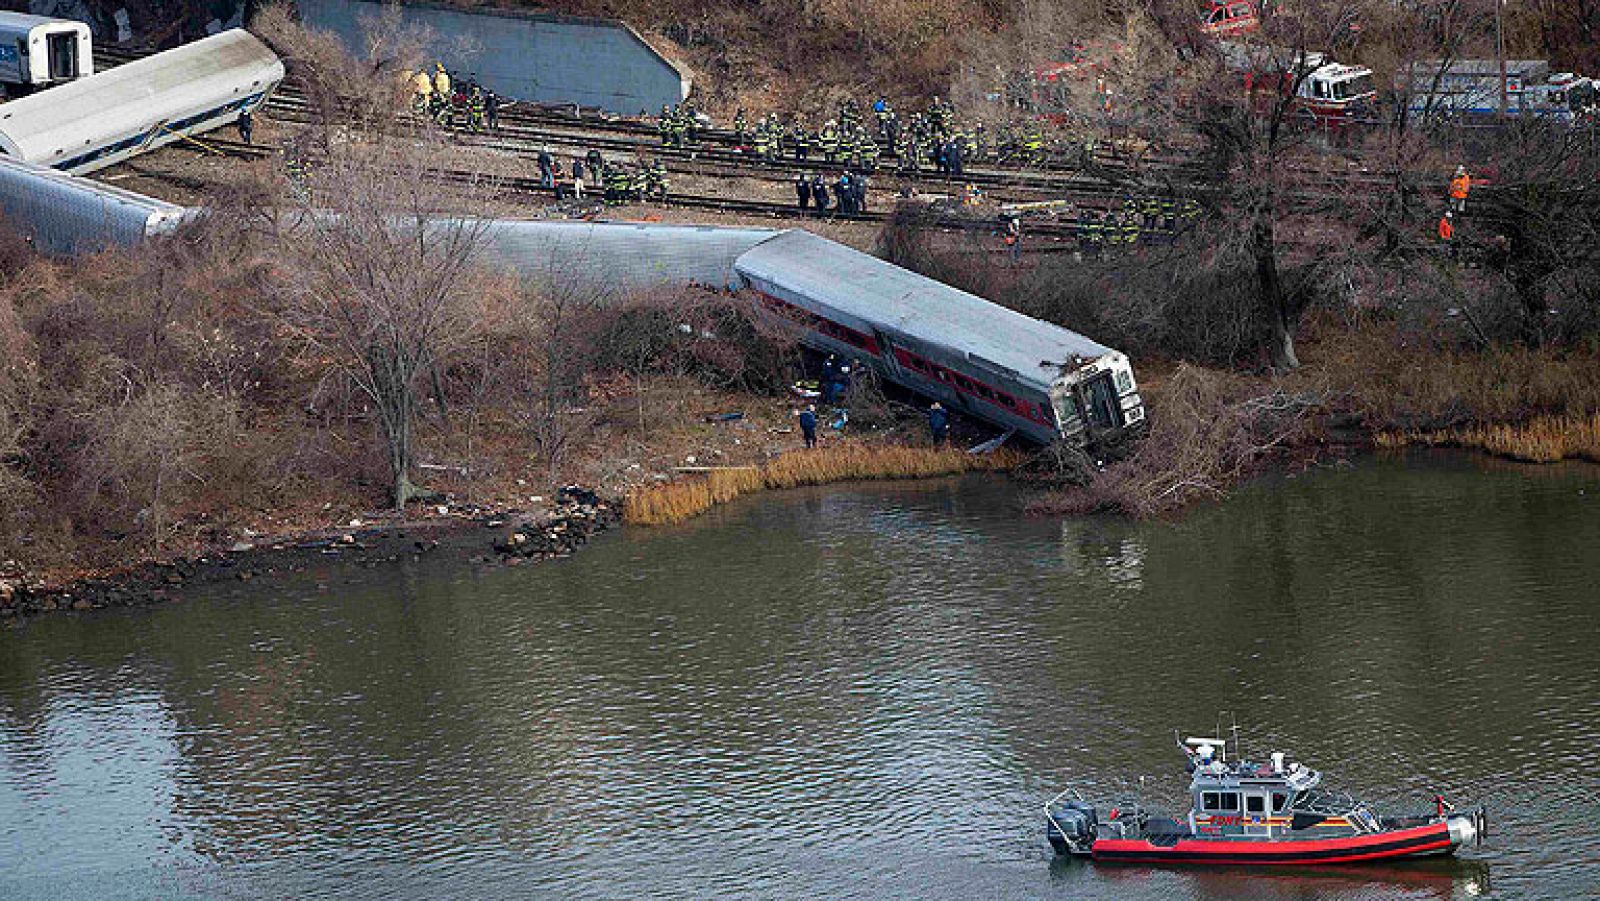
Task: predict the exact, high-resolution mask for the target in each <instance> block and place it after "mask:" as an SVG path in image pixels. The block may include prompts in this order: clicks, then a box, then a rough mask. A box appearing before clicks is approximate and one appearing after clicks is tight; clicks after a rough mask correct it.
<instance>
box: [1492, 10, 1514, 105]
mask: <svg viewBox="0 0 1600 901" xmlns="http://www.w3.org/2000/svg"><path fill="white" fill-rule="evenodd" d="M1505 5H1506V0H1494V58H1495V61H1496V62H1497V63H1499V64H1500V118H1501V119H1502V120H1504V119H1505V118H1506V117H1507V116H1508V115H1510V106H1511V105H1510V103H1509V102H1508V101H1507V98H1506V35H1505V29H1503V28H1502V27H1501V26H1500V11H1501V10H1502V9H1504V8H1505Z"/></svg>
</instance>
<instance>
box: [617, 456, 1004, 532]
mask: <svg viewBox="0 0 1600 901" xmlns="http://www.w3.org/2000/svg"><path fill="white" fill-rule="evenodd" d="M1023 459H1024V457H1023V455H1022V454H1021V453H1019V452H1016V451H1012V450H1007V449H1003V448H1002V449H1001V450H998V451H995V452H993V453H989V454H970V453H967V452H966V451H964V450H960V449H958V448H953V447H912V446H907V445H877V446H873V445H863V444H859V443H851V444H840V445H834V446H831V447H822V448H817V449H815V450H809V451H790V452H788V453H785V454H783V455H781V456H778V457H775V458H773V459H772V460H769V461H767V462H766V463H762V464H758V465H751V466H731V467H726V468H722V469H713V470H710V471H708V472H705V473H703V474H700V473H697V474H693V475H689V476H686V477H683V478H679V479H676V480H674V481H671V482H665V483H662V484H660V485H655V486H652V487H648V488H644V489H641V490H639V491H635V492H633V493H631V494H629V495H628V496H627V497H626V498H624V499H623V505H622V521H623V522H624V523H628V524H632V525H644V526H659V525H667V524H670V523H677V522H682V521H684V520H686V519H690V518H692V517H694V516H698V515H700V514H701V513H704V512H706V511H707V510H710V509H711V508H712V507H715V506H719V505H721V504H726V503H728V502H730V501H733V500H735V499H737V498H739V497H743V496H745V495H749V494H755V493H757V492H761V491H774V490H783V489H787V488H799V487H801V486H805V485H828V484H833V483H836V482H864V481H883V480H894V479H928V478H937V477H940V476H949V475H959V474H962V473H969V472H1004V471H1007V470H1010V469H1013V468H1015V467H1016V466H1017V465H1018V464H1020V463H1021V462H1022V460H1023Z"/></svg>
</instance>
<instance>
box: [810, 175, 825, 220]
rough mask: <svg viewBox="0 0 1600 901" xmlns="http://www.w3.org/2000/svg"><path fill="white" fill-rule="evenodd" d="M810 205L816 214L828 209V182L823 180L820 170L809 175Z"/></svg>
mask: <svg viewBox="0 0 1600 901" xmlns="http://www.w3.org/2000/svg"><path fill="white" fill-rule="evenodd" d="M811 205H812V207H814V208H815V209H816V211H817V215H818V216H821V215H822V214H823V213H826V212H827V211H828V183H827V182H826V181H824V180H823V178H822V173H821V172H818V173H816V174H815V175H813V176H811Z"/></svg>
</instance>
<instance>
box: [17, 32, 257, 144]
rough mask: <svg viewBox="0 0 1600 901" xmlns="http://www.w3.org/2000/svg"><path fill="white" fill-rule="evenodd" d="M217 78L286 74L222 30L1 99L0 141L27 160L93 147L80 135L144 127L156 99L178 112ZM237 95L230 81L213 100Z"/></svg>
mask: <svg viewBox="0 0 1600 901" xmlns="http://www.w3.org/2000/svg"><path fill="white" fill-rule="evenodd" d="M219 77H220V78H223V79H226V80H228V81H231V82H235V83H237V82H239V81H241V80H243V79H247V78H248V79H250V80H251V81H252V82H253V83H254V82H258V83H259V86H260V87H262V88H265V87H266V86H267V85H269V84H270V83H273V82H276V81H279V80H281V79H282V78H283V63H282V62H281V61H280V60H279V59H278V56H277V54H275V53H273V52H272V50H271V49H269V48H268V47H267V45H266V44H263V43H262V42H261V41H259V40H257V39H256V37H255V36H254V35H252V34H250V33H249V32H247V31H245V30H243V29H239V28H235V29H232V30H229V31H224V32H222V33H220V34H214V35H212V36H210V37H207V38H202V39H200V40H198V41H195V42H194V43H191V44H185V45H183V46H182V47H175V48H173V49H171V50H166V51H163V52H161V53H157V54H154V55H153V56H147V57H144V58H143V59H139V60H135V61H133V62H131V63H128V64H126V65H122V66H118V67H116V68H114V69H107V70H106V71H104V72H97V73H95V74H94V75H91V76H89V77H87V78H80V79H78V80H76V81H69V82H67V83H65V84H62V85H58V86H56V87H53V88H49V89H48V90H44V91H40V92H39V93H37V94H30V95H28V96H27V97H21V98H18V99H16V100H13V101H11V102H9V103H6V104H0V145H4V147H5V149H6V150H7V151H8V152H9V153H11V154H12V155H14V156H19V157H21V158H23V159H28V160H41V161H42V160H49V159H56V158H59V157H61V156H63V155H64V156H71V155H73V154H74V153H77V152H82V151H86V150H90V149H92V147H91V146H90V144H91V143H92V141H90V140H86V138H85V135H94V136H100V135H105V134H108V133H113V134H121V133H126V134H128V135H130V136H131V135H136V134H140V133H142V132H144V131H146V130H148V129H149V128H150V123H151V120H152V119H160V117H161V114H162V111H161V110H159V109H152V105H153V104H157V103H167V104H172V105H174V107H175V108H174V112H175V113H176V112H178V111H179V109H178V105H180V104H188V103H189V102H190V98H191V97H192V96H194V94H201V95H205V96H207V97H216V94H217V91H218V89H219V86H218V85H217V84H215V83H214V81H215V79H217V78H219ZM186 88H187V89H188V90H186ZM191 92H193V93H191ZM235 93H236V92H235V90H234V87H233V86H229V87H228V88H227V91H226V93H224V94H223V96H222V97H216V100H217V102H222V100H223V99H224V98H226V99H233V95H234V94H235ZM241 96H242V95H241ZM183 108H187V107H186V106H185V107H183Z"/></svg>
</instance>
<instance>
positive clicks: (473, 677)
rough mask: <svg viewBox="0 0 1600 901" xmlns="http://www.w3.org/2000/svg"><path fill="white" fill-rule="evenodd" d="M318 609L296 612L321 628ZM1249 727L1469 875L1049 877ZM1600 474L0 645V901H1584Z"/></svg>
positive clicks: (864, 548) (743, 521)
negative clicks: (1080, 795)
mask: <svg viewBox="0 0 1600 901" xmlns="http://www.w3.org/2000/svg"><path fill="white" fill-rule="evenodd" d="M318 582H322V583H325V585H326V587H325V588H322V589H319V587H318ZM1223 709H1229V710H1234V711H1236V712H1237V715H1238V720H1239V723H1240V726H1241V728H1242V730H1243V732H1244V736H1245V742H1246V749H1247V750H1251V749H1254V750H1255V751H1256V752H1257V754H1258V755H1261V756H1264V754H1265V752H1266V751H1268V750H1270V749H1272V748H1283V749H1286V750H1288V751H1290V752H1291V756H1293V757H1296V758H1299V759H1303V760H1305V761H1307V762H1308V763H1310V764H1311V765H1313V766H1318V767H1320V768H1322V769H1323V770H1324V771H1325V772H1326V773H1327V775H1328V777H1329V780H1330V782H1331V783H1332V784H1333V785H1335V786H1336V787H1341V788H1347V789H1350V790H1352V791H1354V792H1356V793H1357V794H1361V795H1367V796H1371V797H1374V798H1376V799H1379V800H1380V801H1390V802H1396V803H1398V802H1403V801H1404V800H1405V799H1406V798H1407V797H1408V796H1414V795H1421V794H1423V793H1425V792H1427V791H1430V790H1434V789H1437V790H1439V791H1442V792H1444V793H1445V794H1446V795H1448V796H1451V797H1453V798H1457V799H1459V800H1460V801H1462V802H1472V803H1484V804H1486V805H1488V807H1489V809H1490V812H1491V817H1492V826H1493V827H1494V831H1493V834H1492V836H1491V840H1490V843H1489V844H1488V845H1487V846H1485V847H1484V848H1482V849H1472V850H1471V851H1470V852H1469V853H1468V854H1466V855H1465V859H1462V860H1448V861H1438V862H1432V863H1424V864H1413V865H1409V866H1385V867H1380V868H1363V869H1352V870H1340V869H1337V868H1334V869H1327V870H1314V869H1313V870H1300V871H1292V872H1282V873H1279V872H1274V873H1240V872H1229V871H1223V872H1215V871H1198V872H1197V871H1190V870H1177V869H1118V868H1114V867H1108V866H1096V865H1093V864H1089V863H1084V862H1081V861H1056V860H1052V857H1051V855H1050V854H1049V851H1048V848H1047V846H1046V845H1045V842H1044V834H1043V827H1042V823H1041V817H1040V805H1041V803H1042V802H1043V801H1044V800H1045V799H1046V798H1047V797H1048V796H1049V795H1051V794H1053V793H1054V792H1055V791H1056V790H1057V789H1058V788H1060V787H1062V786H1064V785H1066V784H1069V783H1071V784H1077V785H1081V786H1083V787H1084V788H1085V789H1086V790H1088V791H1094V792H1117V791H1120V790H1122V789H1123V788H1124V787H1126V786H1128V785H1130V784H1135V783H1136V781H1137V779H1138V777H1139V776H1140V775H1145V774H1147V775H1149V776H1150V777H1151V782H1150V783H1149V785H1148V787H1147V788H1146V790H1145V792H1146V797H1147V800H1151V799H1156V798H1172V799H1173V800H1174V801H1176V800H1178V797H1179V795H1180V793H1181V787H1182V786H1183V785H1184V777H1183V775H1182V770H1181V762H1182V761H1181V758H1180V757H1179V755H1178V754H1177V752H1176V750H1175V749H1174V748H1173V744H1172V730H1173V729H1175V728H1176V729H1181V730H1183V731H1185V732H1187V733H1190V734H1195V733H1198V732H1202V731H1210V729H1212V728H1213V724H1214V723H1215V722H1216V718H1217V713H1218V711H1219V710H1223ZM1597 767H1600V470H1596V469H1593V468H1588V469H1583V468H1573V469H1539V470H1528V469H1517V468H1507V467H1501V466H1496V465H1494V464H1489V463H1485V462H1483V461H1475V460H1472V459H1467V458H1460V457H1446V458H1437V457H1430V458H1417V459H1413V460H1411V461H1409V462H1405V463H1402V462H1397V461H1366V462H1360V463H1357V464H1355V465H1353V466H1338V467H1333V468H1329V469H1325V470H1320V471H1317V472H1314V473H1311V474H1307V475H1303V476H1300V477H1296V478H1288V479H1276V480H1271V481H1269V482H1266V483H1263V484H1260V485H1257V486H1255V487H1253V488H1251V489H1249V490H1247V491H1244V492H1242V493H1240V494H1239V495H1238V496H1236V497H1235V498H1234V499H1232V500H1230V501H1228V502H1227V503H1226V504H1223V505H1221V506H1217V507H1213V508H1210V509H1204V510H1201V511H1198V512H1196V513H1194V514H1193V515H1190V516H1188V517H1187V518H1185V519H1184V520H1183V521H1181V522H1179V523H1177V524H1161V523H1137V524H1136V523H1129V522H1124V521H1120V520H1114V519H1090V520H1071V521H1056V520H1049V521H1039V520H1026V519H1021V518H1019V517H1018V516H1017V514H1016V508H1015V499H1014V498H1013V497H1012V496H1011V494H1010V490H1009V488H1008V487H1007V486H1006V485H1005V484H1004V483H1001V482H996V481H992V480H984V479H974V480H964V481H949V482H940V483H928V484H920V485H899V486H868V487H838V488H831V489H826V490H816V491H809V492H795V493H789V494H779V495H769V496H766V497H763V498H761V499H759V500H758V501H756V502H745V503H742V504H740V505H736V506H734V507H730V508H726V509H724V510H722V511H718V512H716V513H714V514H712V515H710V516H708V517H705V518H703V519H700V520H698V521H696V522H694V523H692V524H690V525H687V526H684V527H682V528H678V529H674V530H667V531H655V532H651V531H645V530H634V531H630V532H628V533H625V534H620V535H613V536H611V537H608V538H606V539H604V540H603V541H601V542H600V543H598V544H597V545H595V546H593V547H591V548H590V549H588V550H586V551H585V552H584V553H583V554H581V555H579V556H578V557H576V558H574V559H571V560H568V561H564V562H560V563H556V564H551V565H544V566H538V567H532V568H524V569H499V568H490V569H484V570H468V569H460V568H454V567H441V566H430V565H427V564H419V565H415V566H413V567H411V568H402V569H392V570H377V571H367V570H357V569H340V568H330V569H328V570H326V571H323V572H317V573H307V574H305V576H304V577H303V578H300V577H296V578H294V579H292V580H288V581H276V582H273V583H272V584H267V585H262V584H259V583H256V584H240V585H238V586H236V587H229V588H221V589H218V590H216V591H215V592H213V593H211V594H209V595H206V596H204V597H200V596H192V597H190V598H189V599H187V600H185V601H184V602H182V603H179V604H174V605H169V606H165V607H159V608H154V609H148V610H138V611H117V612H97V613H90V614H73V615H59V616H52V617H46V618H43V619H39V620H36V621H34V622H32V623H29V624H28V625H26V626H24V627H22V628H19V629H14V630H10V631H7V632H0V898H8V899H18V898H54V897H92V898H121V897H129V898H151V897H162V898H166V897H275V898H276V897H295V898H299V897H334V896H337V897H357V898H362V897H370V898H395V897H414V898H433V897H510V896H521V897H535V896H536V897H579V898H641V897H651V898H653V897H706V896H723V897H772V898H796V897H805V896H808V895H809V896H812V897H816V898H830V899H831V898H845V897H918V898H974V897H982V898H1041V897H1059V898H1101V897H1103V898H1113V897H1114V898H1160V899H1163V901H1170V899H1177V898H1239V897H1249V898H1268V899H1277V898H1295V899H1300V898H1391V897H1409V898H1452V897H1453V898H1465V897H1475V896H1482V895H1489V896H1498V897H1504V898H1521V897H1559V898H1568V897H1600V853H1597V852H1596V850H1595V849H1596V847H1600V780H1597V777H1596V772H1597V771H1600V770H1597Z"/></svg>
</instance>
